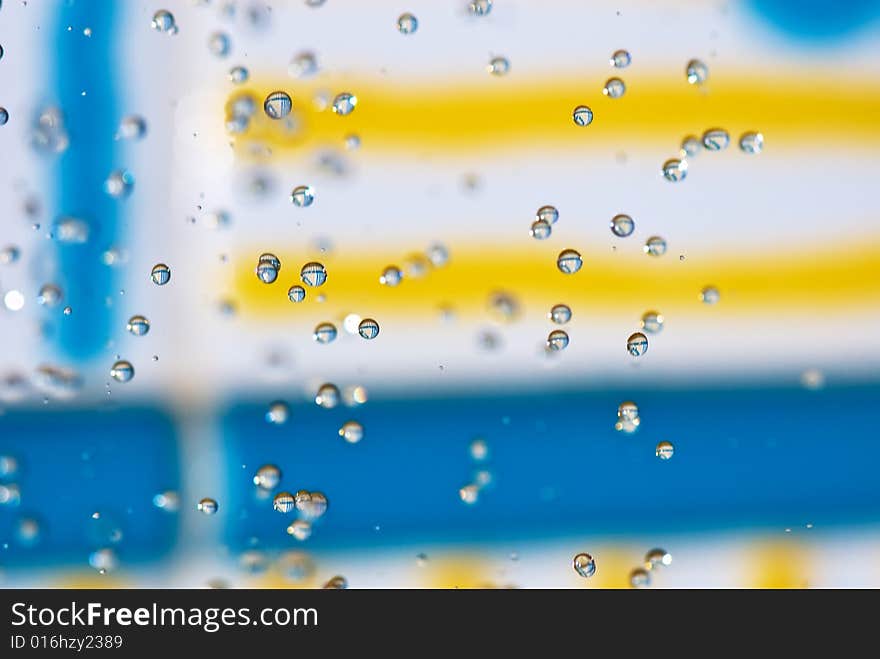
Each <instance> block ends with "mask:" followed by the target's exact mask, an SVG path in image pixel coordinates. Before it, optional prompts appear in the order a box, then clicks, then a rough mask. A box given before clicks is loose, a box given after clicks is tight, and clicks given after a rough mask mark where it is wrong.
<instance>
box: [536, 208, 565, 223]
mask: <svg viewBox="0 0 880 659" xmlns="http://www.w3.org/2000/svg"><path fill="white" fill-rule="evenodd" d="M535 219H536V220H543V221H544V222H547V223H548V224H556V221H557V220H558V219H559V211H558V210H556V207H555V206H541V207H540V208H539V209H538V210H537V211H536V212H535Z"/></svg>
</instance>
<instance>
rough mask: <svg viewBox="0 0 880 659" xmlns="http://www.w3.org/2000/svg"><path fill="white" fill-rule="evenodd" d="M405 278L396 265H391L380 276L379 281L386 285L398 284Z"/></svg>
mask: <svg viewBox="0 0 880 659" xmlns="http://www.w3.org/2000/svg"><path fill="white" fill-rule="evenodd" d="M402 279H403V272H401V270H400V268H398V267H397V266H396V265H389V266H387V267H386V268H385V269H384V270H383V271H382V274H381V275H380V276H379V283H380V284H383V285H384V286H392V287H393V286H397V285H398V284H399V283H400V281H401V280H402Z"/></svg>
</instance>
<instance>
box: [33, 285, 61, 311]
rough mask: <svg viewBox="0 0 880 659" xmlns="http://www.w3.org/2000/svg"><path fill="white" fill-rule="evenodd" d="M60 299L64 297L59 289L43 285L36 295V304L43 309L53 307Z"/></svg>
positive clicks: (54, 286)
mask: <svg viewBox="0 0 880 659" xmlns="http://www.w3.org/2000/svg"><path fill="white" fill-rule="evenodd" d="M62 297H64V295H63V293H62V292H61V289H60V288H58V287H57V286H56V285H55V284H44V285H43V286H42V287H41V288H40V292H39V294H38V295H37V304H40V305H43V306H45V307H55V306H57V305H58V303H59V302H61V298H62Z"/></svg>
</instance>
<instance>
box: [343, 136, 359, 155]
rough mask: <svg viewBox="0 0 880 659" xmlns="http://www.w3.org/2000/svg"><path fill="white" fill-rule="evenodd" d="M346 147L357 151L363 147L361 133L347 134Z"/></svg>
mask: <svg viewBox="0 0 880 659" xmlns="http://www.w3.org/2000/svg"><path fill="white" fill-rule="evenodd" d="M345 148H346V149H348V150H349V151H357V150H358V149H360V148H361V138H360V136H359V135H355V134H353V133H352V134H351V135H346V136H345Z"/></svg>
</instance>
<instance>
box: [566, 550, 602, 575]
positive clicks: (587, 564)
mask: <svg viewBox="0 0 880 659" xmlns="http://www.w3.org/2000/svg"><path fill="white" fill-rule="evenodd" d="M572 565H573V566H574V571H575V572H577V573H578V574H579V575H580V576H582V577H584V578H585V579H589V578H590V577H592V576H593V575H594V574H596V561H595V559H594V558H593V557H592V556H590V555H589V554H577V555H576V556H575V557H574V559H573V560H572Z"/></svg>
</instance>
